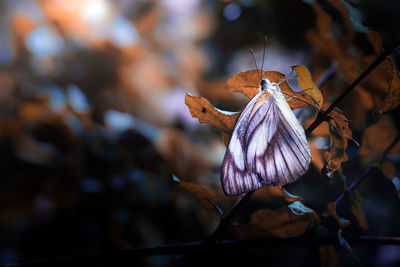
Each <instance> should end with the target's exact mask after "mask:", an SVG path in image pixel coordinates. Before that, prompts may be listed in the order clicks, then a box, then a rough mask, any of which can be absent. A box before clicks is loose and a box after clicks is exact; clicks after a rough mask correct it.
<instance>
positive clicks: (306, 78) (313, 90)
mask: <svg viewBox="0 0 400 267" xmlns="http://www.w3.org/2000/svg"><path fill="white" fill-rule="evenodd" d="M291 68H292V69H293V70H294V71H295V72H296V73H297V76H298V78H299V85H300V87H301V88H302V89H303V90H304V91H305V92H306V94H300V95H297V96H296V98H298V99H301V100H303V101H305V102H307V103H308V104H309V105H310V106H312V107H317V108H318V109H320V108H321V107H322V105H323V102H324V99H323V96H322V93H321V91H320V90H319V88H318V87H317V86H316V85H315V83H314V81H313V80H312V77H311V73H310V71H309V70H308V68H307V67H306V66H304V65H297V66H291Z"/></svg>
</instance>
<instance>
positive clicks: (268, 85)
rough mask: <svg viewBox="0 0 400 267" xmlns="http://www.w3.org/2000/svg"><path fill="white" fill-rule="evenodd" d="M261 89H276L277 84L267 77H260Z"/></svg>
mask: <svg viewBox="0 0 400 267" xmlns="http://www.w3.org/2000/svg"><path fill="white" fill-rule="evenodd" d="M260 89H261V91H278V90H279V88H278V84H277V83H274V82H271V81H270V80H269V79H268V78H262V79H261V82H260Z"/></svg>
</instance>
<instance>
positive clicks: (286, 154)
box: [221, 78, 311, 195]
mask: <svg viewBox="0 0 400 267" xmlns="http://www.w3.org/2000/svg"><path fill="white" fill-rule="evenodd" d="M310 162H311V152H310V148H309V146H308V143H307V139H306V135H305V132H304V129H303V127H302V126H301V124H300V123H299V121H298V120H297V118H296V116H295V115H294V114H293V112H292V110H291V109H290V107H289V105H288V103H287V102H286V97H285V96H284V95H283V94H282V92H281V90H280V88H279V83H274V82H271V81H270V80H269V79H268V78H263V79H262V80H261V83H260V92H259V93H258V94H256V95H255V96H254V97H253V98H252V99H251V100H250V102H249V103H248V104H247V106H246V107H245V108H244V110H243V112H242V114H240V116H239V118H238V120H237V122H236V125H235V127H234V129H233V133H232V136H231V139H230V141H229V145H228V148H227V150H226V153H225V157H224V161H223V163H222V170H221V180H222V187H223V189H224V192H225V194H227V195H239V194H241V193H244V192H248V191H252V190H256V189H258V188H261V187H266V186H270V185H285V184H287V183H291V182H294V181H296V180H297V179H298V178H299V177H300V176H301V175H303V174H304V173H305V172H306V171H307V169H308V167H309V165H310Z"/></svg>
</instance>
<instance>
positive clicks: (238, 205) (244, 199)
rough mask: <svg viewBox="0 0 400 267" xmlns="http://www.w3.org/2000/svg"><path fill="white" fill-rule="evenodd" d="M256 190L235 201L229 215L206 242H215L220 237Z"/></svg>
mask: <svg viewBox="0 0 400 267" xmlns="http://www.w3.org/2000/svg"><path fill="white" fill-rule="evenodd" d="M253 193H254V191H250V192H247V193H246V194H244V195H242V196H241V197H240V198H239V200H238V201H237V202H236V203H235V205H234V206H233V208H232V210H231V211H230V212H229V213H228V215H227V216H224V217H222V219H221V221H220V223H219V225H218V227H217V228H216V229H215V231H214V232H213V233H212V234H211V236H210V237H209V238H208V239H207V240H206V241H204V244H210V243H214V242H215V241H216V240H217V239H218V237H219V236H220V235H221V234H222V233H223V232H224V231H225V229H226V228H227V227H228V226H229V223H230V221H231V220H232V218H233V216H235V215H236V213H237V211H238V210H239V209H240V208H241V207H242V206H243V205H244V204H245V203H246V202H247V200H248V199H249V198H250V197H251V195H253Z"/></svg>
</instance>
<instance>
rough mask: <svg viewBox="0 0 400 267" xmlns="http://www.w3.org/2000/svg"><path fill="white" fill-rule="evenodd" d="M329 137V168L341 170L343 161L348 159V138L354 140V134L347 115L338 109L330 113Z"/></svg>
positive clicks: (330, 169)
mask: <svg viewBox="0 0 400 267" xmlns="http://www.w3.org/2000/svg"><path fill="white" fill-rule="evenodd" d="M330 117H331V119H330V120H329V124H330V127H329V137H330V143H331V144H330V148H329V155H328V164H327V168H328V169H329V171H336V170H339V169H340V167H341V165H342V162H344V161H347V159H348V157H347V154H346V149H347V146H348V140H349V139H350V140H353V134H352V132H351V130H350V128H349V123H348V122H349V121H348V120H347V119H346V117H345V116H344V115H343V114H341V113H339V112H336V111H332V112H331V113H330Z"/></svg>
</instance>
